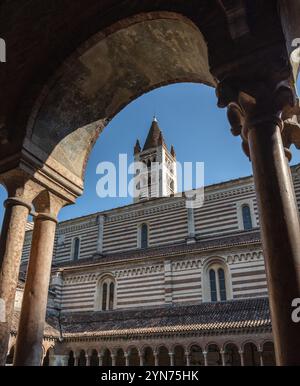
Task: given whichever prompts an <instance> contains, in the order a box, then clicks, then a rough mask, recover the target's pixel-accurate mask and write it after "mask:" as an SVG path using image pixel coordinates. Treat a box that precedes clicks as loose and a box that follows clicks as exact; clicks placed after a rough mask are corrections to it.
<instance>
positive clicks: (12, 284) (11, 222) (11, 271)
mask: <svg viewBox="0 0 300 386" xmlns="http://www.w3.org/2000/svg"><path fill="white" fill-rule="evenodd" d="M4 206H5V214H4V220H3V225H2V230H1V239H0V302H1V304H0V309H1V315H0V366H4V365H5V361H6V356H7V348H8V342H9V335H10V329H11V322H12V316H13V310H14V301H15V293H16V288H17V284H18V276H19V269H20V262H21V257H22V250H23V244H24V237H25V226H26V223H27V219H28V215H29V212H30V211H31V204H30V202H28V201H25V200H24V199H21V198H18V197H11V198H9V199H7V200H6V201H5V203H4Z"/></svg>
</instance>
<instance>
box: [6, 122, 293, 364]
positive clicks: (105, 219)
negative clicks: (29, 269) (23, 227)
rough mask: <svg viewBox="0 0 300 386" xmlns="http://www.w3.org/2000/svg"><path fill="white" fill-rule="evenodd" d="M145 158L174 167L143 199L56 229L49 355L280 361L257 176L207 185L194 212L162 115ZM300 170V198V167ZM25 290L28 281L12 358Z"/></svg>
mask: <svg viewBox="0 0 300 386" xmlns="http://www.w3.org/2000/svg"><path fill="white" fill-rule="evenodd" d="M134 155H135V161H137V162H142V163H144V164H145V165H146V167H147V168H148V170H149V169H150V168H151V165H152V163H153V162H159V163H161V164H162V166H163V167H162V168H161V171H160V172H159V173H158V174H157V175H156V176H155V178H153V176H148V175H146V177H145V178H142V179H141V180H140V183H141V186H140V192H141V194H140V196H139V197H137V198H135V200H134V203H133V204H131V205H128V206H124V207H121V208H116V209H111V210H107V211H103V212H100V213H95V214H92V215H88V216H84V217H80V218H75V219H72V220H68V221H64V222H61V223H59V224H58V226H57V232H56V239H55V249H54V255H53V266H52V279H51V283H50V290H49V300H48V315H47V325H46V328H45V336H44V358H42V361H43V363H44V364H45V365H47V364H49V365H58V366H59V365H62V366H67V365H70V366H74V365H75V366H77V365H79V366H88V365H94V366H99V365H100V366H101V365H112V366H114V365H157V366H159V365H170V366H172V365H203V366H205V365H206V366H233V365H238V366H243V365H256V366H261V365H274V364H275V358H274V345H273V336H272V325H271V320H270V312H269V304H268V288H267V281H266V272H265V264H264V257H263V253H262V246H261V240H260V232H259V219H258V210H257V203H256V196H255V188H254V183H253V178H252V177H251V176H250V177H244V178H239V179H236V180H232V181H226V182H223V183H219V184H215V185H211V186H207V187H206V188H205V202H204V205H203V206H202V207H200V208H197V207H195V208H190V207H188V208H187V206H186V198H185V196H182V195H178V194H177V176H176V154H175V150H174V148H173V147H172V148H171V149H170V150H169V149H168V147H167V145H166V144H165V141H164V139H163V135H162V132H161V130H160V128H159V125H158V122H157V120H156V119H154V120H153V122H152V125H151V128H150V131H149V134H148V137H147V139H146V142H145V145H144V147H143V148H141V146H140V144H139V142H137V144H136V146H135V149H134ZM291 173H292V177H293V181H294V186H295V193H296V197H297V201H298V206H299V205H300V165H296V166H293V167H292V168H291ZM146 192H148V193H149V192H151V193H150V194H149V196H150V197H149V196H147V194H146ZM151 194H152V195H153V196H152V195H151ZM157 196H159V197H157ZM31 234H32V231H31V228H30V224H28V231H27V234H26V240H25V245H24V251H23V260H22V261H23V268H24V269H23V270H25V267H26V263H27V261H28V257H29V252H30V244H31ZM21 298H22V280H20V284H19V288H18V292H17V297H16V307H15V308H16V310H15V320H14V326H13V329H12V332H11V340H10V355H9V357H8V361H10V360H11V357H12V355H13V350H14V343H15V336H16V331H17V323H18V314H19V309H20V302H21Z"/></svg>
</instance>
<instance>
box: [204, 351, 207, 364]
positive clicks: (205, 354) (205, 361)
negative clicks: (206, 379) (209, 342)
mask: <svg viewBox="0 0 300 386" xmlns="http://www.w3.org/2000/svg"><path fill="white" fill-rule="evenodd" d="M207 354H208V352H207V351H203V356H204V366H208V361H207Z"/></svg>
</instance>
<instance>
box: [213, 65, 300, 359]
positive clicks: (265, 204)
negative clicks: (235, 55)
mask: <svg viewBox="0 0 300 386" xmlns="http://www.w3.org/2000/svg"><path fill="white" fill-rule="evenodd" d="M268 63H271V61H270V58H268ZM272 71H274V69H273V70H272V68H270V69H269V71H268V74H266V73H264V74H260V75H263V76H259V77H257V78H256V77H253V78H250V77H249V79H247V78H245V74H243V77H242V78H241V79H239V81H238V82H237V80H235V82H233V83H231V82H230V81H228V82H226V81H224V82H221V83H220V84H219V86H218V96H219V106H220V107H225V106H228V118H229V121H230V123H231V125H232V133H233V134H234V135H241V137H242V140H243V149H244V151H245V153H246V154H247V156H248V157H249V158H250V160H251V162H252V168H253V177H254V184H255V190H256V197H257V204H258V209H259V215H260V233H261V239H262V246H263V254H264V259H265V266H266V274H267V281H268V290H269V301H270V311H271V319H272V330H273V336H274V343H275V353H276V362H277V365H280V366H299V365H300V351H299V347H300V324H299V323H295V322H294V321H293V319H292V312H293V308H292V304H293V301H294V300H295V299H297V298H300V237H299V235H300V221H299V210H298V206H297V202H296V200H295V192H294V186H293V181H292V179H291V173H290V170H289V165H288V160H287V157H286V156H287V155H288V156H289V154H288V152H287V151H286V149H285V148H287V147H289V146H291V144H292V143H294V141H296V142H297V141H299V139H300V126H299V124H295V125H294V126H293V128H292V134H290V136H289V133H290V132H291V128H288V129H287V130H288V131H287V133H286V132H285V130H286V128H285V123H284V122H283V121H282V118H283V116H285V120H286V119H287V118H286V117H288V116H289V114H290V113H288V114H287V112H289V111H290V110H291V109H292V107H294V103H295V94H294V89H293V88H292V87H290V79H289V78H282V79H278V77H277V76H276V75H275V74H277V75H278V74H279V72H280V71H278V69H276V71H275V72H272ZM281 75H282V76H287V73H285V72H284V71H282V73H281ZM236 76H237V74H236ZM245 79H247V81H245ZM233 90H234V92H233ZM287 138H288V139H287ZM283 140H284V141H285V144H284V143H283ZM296 142H295V143H296Z"/></svg>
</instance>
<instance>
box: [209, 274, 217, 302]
mask: <svg viewBox="0 0 300 386" xmlns="http://www.w3.org/2000/svg"><path fill="white" fill-rule="evenodd" d="M209 282H210V297H211V301H212V302H217V301H218V295H217V282H216V272H215V270H214V269H211V270H210V271H209Z"/></svg>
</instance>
